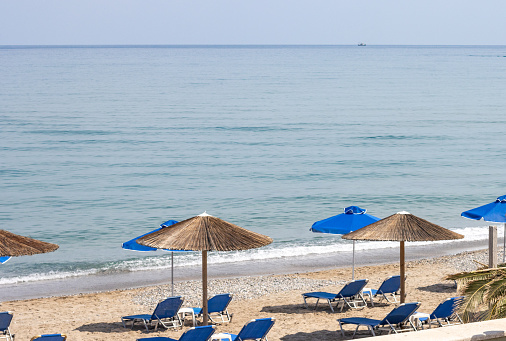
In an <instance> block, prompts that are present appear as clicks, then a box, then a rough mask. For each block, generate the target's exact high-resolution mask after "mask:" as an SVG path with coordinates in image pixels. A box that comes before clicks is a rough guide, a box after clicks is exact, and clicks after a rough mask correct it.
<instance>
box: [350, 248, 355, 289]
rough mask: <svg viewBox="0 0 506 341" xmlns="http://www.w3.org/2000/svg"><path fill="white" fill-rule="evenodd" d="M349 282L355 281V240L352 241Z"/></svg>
mask: <svg viewBox="0 0 506 341" xmlns="http://www.w3.org/2000/svg"><path fill="white" fill-rule="evenodd" d="M351 280H352V281H354V280H355V240H353V268H352V270H351Z"/></svg>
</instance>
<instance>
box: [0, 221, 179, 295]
mask: <svg viewBox="0 0 506 341" xmlns="http://www.w3.org/2000/svg"><path fill="white" fill-rule="evenodd" d="M176 223H178V222H177V221H176V220H167V221H166V222H165V223H162V224H160V227H159V228H157V229H154V230H153V231H150V232H148V233H145V234H143V235H142V236H139V237H136V238H134V239H131V240H129V241H127V242H124V243H123V245H122V246H121V247H122V248H124V249H125V250H132V251H140V252H146V251H156V250H158V249H157V248H156V247H149V246H144V245H141V244H138V243H137V240H138V239H139V238H141V237H144V236H145V235H147V234H150V233H153V232H155V231H158V230H161V229H163V228H165V227H169V226H172V225H174V224H176ZM164 251H170V252H171V282H172V296H174V252H188V251H183V250H164ZM0 259H1V258H0Z"/></svg>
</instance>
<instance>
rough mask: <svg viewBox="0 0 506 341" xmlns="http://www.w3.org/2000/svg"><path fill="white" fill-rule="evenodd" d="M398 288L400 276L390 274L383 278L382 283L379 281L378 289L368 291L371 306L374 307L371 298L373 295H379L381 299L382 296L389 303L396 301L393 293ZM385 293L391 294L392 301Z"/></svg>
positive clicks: (399, 286)
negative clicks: (370, 295)
mask: <svg viewBox="0 0 506 341" xmlns="http://www.w3.org/2000/svg"><path fill="white" fill-rule="evenodd" d="M400 289H401V276H399V275H396V276H390V277H388V278H387V279H385V280H384V281H383V283H381V285H380V287H379V288H378V290H376V289H371V291H370V293H371V294H372V297H371V306H373V307H374V303H373V299H374V297H378V296H379V299H383V298H384V299H385V300H387V302H389V303H397V297H396V296H395V294H396V293H397V292H398V291H399V290H400ZM366 293H367V292H366V291H364V294H366ZM387 294H390V295H392V298H393V302H392V301H390V300H389V299H388V296H387Z"/></svg>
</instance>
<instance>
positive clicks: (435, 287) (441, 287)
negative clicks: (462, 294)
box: [417, 282, 457, 293]
mask: <svg viewBox="0 0 506 341" xmlns="http://www.w3.org/2000/svg"><path fill="white" fill-rule="evenodd" d="M417 289H418V290H421V291H427V292H437V293H442V292H446V293H457V286H456V285H455V283H454V282H446V283H436V284H431V285H427V286H425V287H418V288H417Z"/></svg>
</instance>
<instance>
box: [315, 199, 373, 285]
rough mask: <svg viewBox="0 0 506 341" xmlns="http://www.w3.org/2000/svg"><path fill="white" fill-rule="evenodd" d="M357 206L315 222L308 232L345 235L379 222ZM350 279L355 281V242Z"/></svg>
mask: <svg viewBox="0 0 506 341" xmlns="http://www.w3.org/2000/svg"><path fill="white" fill-rule="evenodd" d="M365 212H366V210H365V209H363V208H360V207H358V206H350V207H346V208H345V209H344V213H341V214H338V215H336V216H333V217H330V218H327V219H323V220H320V221H317V222H316V223H314V224H313V226H311V228H310V229H309V231H312V232H318V233H332V234H346V233H350V232H353V231H355V230H358V229H360V228H362V227H364V226H367V225H370V224H372V223H374V222H377V221H378V220H380V219H379V218H376V217H374V216H372V215H370V214H367V213H365ZM352 279H355V241H353V270H352Z"/></svg>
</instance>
